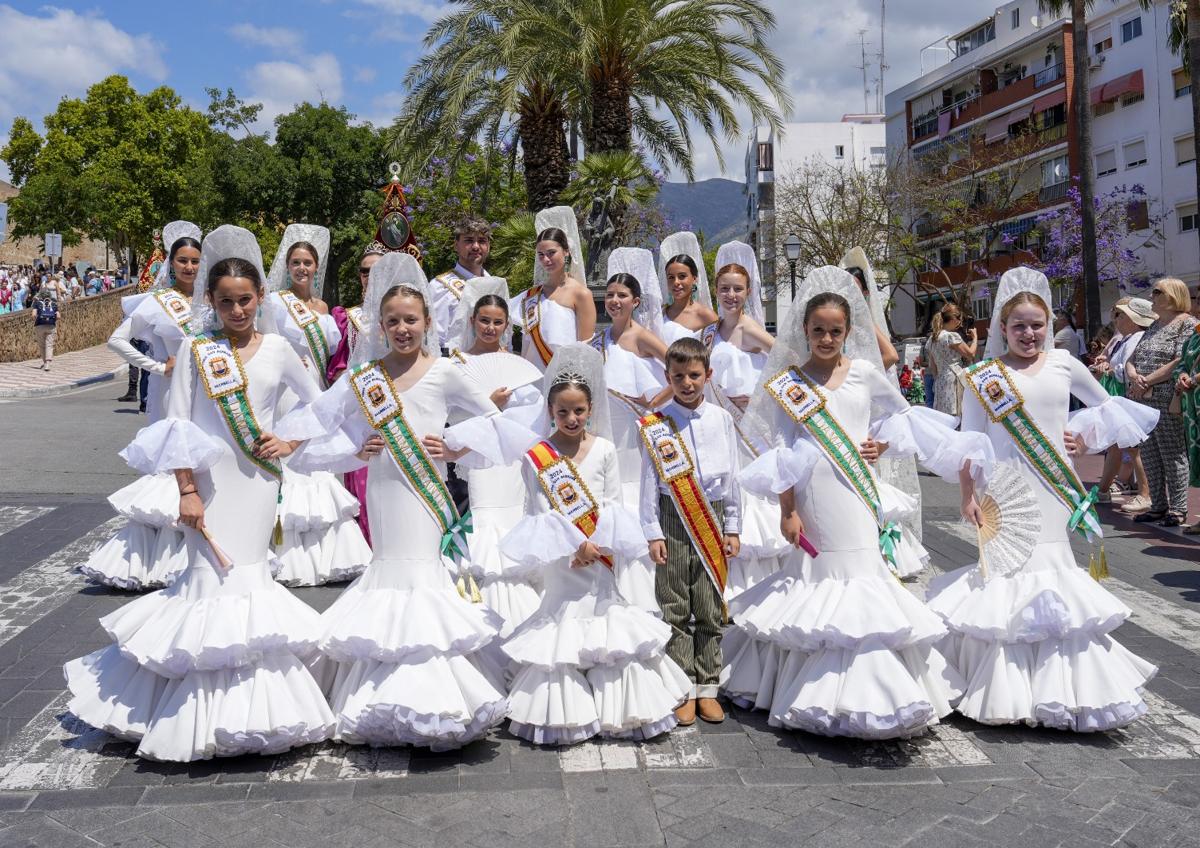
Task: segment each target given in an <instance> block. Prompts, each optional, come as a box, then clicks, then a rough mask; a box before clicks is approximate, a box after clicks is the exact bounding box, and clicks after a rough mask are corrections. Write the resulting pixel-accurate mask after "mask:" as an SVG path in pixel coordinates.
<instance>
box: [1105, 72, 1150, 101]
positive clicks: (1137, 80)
mask: <svg viewBox="0 0 1200 848" xmlns="http://www.w3.org/2000/svg"><path fill="white" fill-rule="evenodd" d="M1145 92H1146V83H1145V82H1144V81H1143V78H1142V69H1141V68H1138V69H1137V70H1136V71H1134V72H1133V73H1130V74H1125V75H1124V76H1120V77H1117V78H1116V79H1115V80H1109V81H1108V82H1106V83H1105V84H1104V99H1105V100H1116V99H1117V98H1118V97H1123V96H1124V95H1126V94H1144V93H1145Z"/></svg>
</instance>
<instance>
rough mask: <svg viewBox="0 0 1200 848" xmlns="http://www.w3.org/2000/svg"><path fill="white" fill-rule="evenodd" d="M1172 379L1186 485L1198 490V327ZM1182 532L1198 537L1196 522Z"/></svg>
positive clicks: (1197, 300)
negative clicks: (1182, 439) (1183, 447)
mask: <svg viewBox="0 0 1200 848" xmlns="http://www.w3.org/2000/svg"><path fill="white" fill-rule="evenodd" d="M1192 317H1193V318H1195V319H1197V320H1200V292H1196V293H1193V294H1192ZM1173 376H1174V377H1175V391H1176V393H1177V394H1178V395H1179V412H1180V417H1181V418H1182V419H1183V429H1184V437H1185V438H1186V439H1187V458H1188V485H1189V486H1200V324H1198V325H1197V328H1196V330H1195V331H1194V332H1193V333H1192V334H1191V335H1190V336H1188V339H1187V341H1186V342H1184V345H1183V351H1182V352H1181V353H1180V355H1179V365H1177V366H1176V367H1175V373H1174V375H1173ZM1183 532H1184V533H1187V534H1188V535H1189V536H1196V535H1200V519H1198V520H1197V521H1195V522H1194V523H1192V524H1189V525H1188V526H1187V527H1184V528H1183Z"/></svg>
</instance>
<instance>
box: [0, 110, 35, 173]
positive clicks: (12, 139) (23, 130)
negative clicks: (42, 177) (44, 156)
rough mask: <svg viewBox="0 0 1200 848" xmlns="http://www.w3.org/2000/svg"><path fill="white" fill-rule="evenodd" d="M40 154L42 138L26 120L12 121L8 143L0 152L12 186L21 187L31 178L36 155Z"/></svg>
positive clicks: (19, 118)
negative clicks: (6, 166) (5, 163)
mask: <svg viewBox="0 0 1200 848" xmlns="http://www.w3.org/2000/svg"><path fill="white" fill-rule="evenodd" d="M41 152H42V137H41V136H40V135H38V133H37V130H35V129H34V128H33V124H31V123H30V122H29V119H28V118H21V117H17V118H15V119H13V125H12V129H11V130H9V133H8V143H7V144H6V145H4V149H3V150H2V151H0V159H3V160H4V161H5V162H7V163H8V171H9V174H10V176H11V177H12V181H13V185H15V186H22V185H24V184H25V181H26V180H28V179H29V178H30V177H31V176H33V172H34V168H35V166H36V164H37V157H38V154H39V153H41Z"/></svg>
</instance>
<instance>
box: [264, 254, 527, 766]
mask: <svg viewBox="0 0 1200 848" xmlns="http://www.w3.org/2000/svg"><path fill="white" fill-rule="evenodd" d="M429 303H430V294H429V286H428V283H427V282H426V280H425V275H424V274H423V273H422V271H421V269H420V266H418V265H417V263H416V260H415V259H413V258H412V257H411V256H409V255H407V254H401V253H389V254H388V255H386V256H384V257H383V258H381V259H380V260H379V261H378V262H376V263H375V265H374V266H373V267H372V268H371V273H370V281H369V283H368V286H367V292H366V296H365V298H364V301H363V323H364V330H363V336H362V338H361V339H360V341H359V344H358V347H357V348H356V352H355V357H354V360H355V361H352V363H351V368H350V369H349V370H348V371H346V373H344V374H343V375H342V376H341V377H340V378H339V379H338V381H337V382H336V383H334V385H333V386H332V387H330V388H329V390H328V391H326V392H325V393H324V394H323V395H321V397H320V398H318V399H317V400H316V401H315V402H313V403H311V404H309V405H308V406H306V407H304V408H302V409H298V410H296V411H294V412H293V413H291V414H290V415H289V416H288V417H287V419H286V420H284V421H283V422H281V424H280V427H279V432H280V433H283V434H285V437H286V438H289V439H308V438H311V439H314V442H312V443H310V444H309V445H308V446H306V448H305V450H304V451H303V452H301V453H300V454H299V455H298V457H297V462H298V463H299V464H301V465H302V467H304V468H310V467H316V468H325V469H327V470H334V471H346V470H351V469H353V468H354V467H359V466H361V465H362V464H363V462H366V463H368V465H369V467H370V469H371V471H370V474H368V475H367V510H368V515H369V517H370V523H371V537H372V541H373V542H374V545H375V549H374V559H372V561H371V564H370V566H369V567H368V568H367V570H366V572H364V573H363V574H362V576H360V577H359V578H358V579H357V580H355V581H354V583H352V584H351V585H350V586H349V588H347V589H346V590H345V591H344V592H343V593H342V595H341V596H340V597H339V598H338V599H337V601H335V602H334V603H333V605H332V606H330V607H329V609H327V610H326V611H325V612H324V614H323V615H322V617H321V626H322V634H321V636H320V647H321V651H322V653H323V655H324V657H325V658H327V660H332V661H333V662H332V663H325V666H326V667H324V668H322V669H321V670H320V673H321V675H322V678H323V680H324V683H325V688H326V692H327V693H328V696H329V702H330V705H331V706H332V707H333V711H334V713H335V715H336V721H337V724H336V729H335V738H336V739H338V740H340V741H342V742H348V743H352V744H364V743H365V744H369V745H415V746H425V747H429V748H431V749H433V750H448V749H453V748H457V747H461V746H462V745H466V744H468V743H469V742H472V741H474V740H475V739H478V738H481V737H482V736H484V735H486V734H487V732H488V731H489V730H490V729H491V728H492V727H495V726H496V725H497V724H499V723H500V722H501V721H503V720H504V717H505V715H506V713H507V711H508V702H507V699H506V697H505V691H504V684H503V682H502V674H501V673H500V669H499V668H498V667H496V665H495V664H494V663H492V662H489V660H488V658H487V656H486V655H485V649H486V648H488V646H489V645H490V644H491V643H492V642H493V640H495V639H496V638H497V636H498V633H499V629H500V626H501V624H502V621H501V619H500V617H499V616H498V615H496V614H495V613H494V612H492V611H491V610H489V609H488V608H487V607H485V606H483V605H482V604H472V603H471V602H470V601H469V600H467V599H464V598H463V597H461V596H460V594H459V593H458V591H457V590H456V588H455V586H454V583H453V581H452V580H451V579H450V574H449V572H448V571H447V567H446V565H445V564H444V563H443V559H442V555H443V552H445V553H446V554H447V555H448V556H450V557H452V558H454V559H455V560H457V561H460V562H461V560H462V559H464V558H465V555H466V551H465V540H464V538H463V531H464V528H465V526H466V524H468V523H469V516H459V515H458V513H457V511H456V510H455V508H454V502H453V500H452V499H451V498H450V494H449V491H448V490H447V489H446V486H445V483H444V482H443V476H444V474H445V465H444V460H447V459H450V460H457V459H458V457H459V455H460V452H461V453H465V451H462V450H461V449H462V447H463V444H464V443H469V444H470V445H471V446H472V448H473V449H474V450H477V451H479V452H481V453H483V454H484V455H485V456H486V457H487V458H488V459H489V460H490V461H493V462H495V463H497V464H506V463H511V462H515V461H516V460H518V459H519V458H520V456H521V454H522V453H523V451H524V449H525V448H526V447H528V444H529V441H530V440H531V439H532V438H534V434H533V433H532V431H530V430H528V429H527V428H525V427H522V426H520V425H519V424H516V423H514V422H512V421H511V420H509V419H506V418H504V417H502V416H501V415H500V411H499V410H498V409H497V408H496V405H495V404H493V403H492V402H491V400H489V399H488V396H487V394H486V393H485V392H484V391H483V390H482V389H481V388H479V386H478V385H476V384H475V383H474V382H473V381H472V380H470V379H469V378H468V377H467V376H466V375H465V374H464V373H463V372H462V370H461V369H460V368H459V367H458V366H456V365H454V364H453V363H452V362H451V361H450V360H449V359H447V358H442V357H440V356H438V355H437V353H436V350H435V349H434V348H433V345H434V344H435V343H436V339H437V338H438V335H437V331H436V328H435V327H434V326H433V321H432V319H431V317H430V311H429ZM451 409H458V410H462V411H464V412H466V413H468V414H471V415H474V416H476V417H474V418H470V419H468V420H466V421H463V422H462V423H460V424H457V425H455V426H454V427H453V428H451V429H450V430H448V431H446V432H445V436H444V439H443V435H442V434H443V429H444V428H445V424H446V421H447V420H448V416H449V414H450V410H451Z"/></svg>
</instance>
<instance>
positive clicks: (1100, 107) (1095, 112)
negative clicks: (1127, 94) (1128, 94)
mask: <svg viewBox="0 0 1200 848" xmlns="http://www.w3.org/2000/svg"><path fill="white" fill-rule="evenodd" d="M1116 108H1117V102H1116V101H1115V100H1105V101H1104V102H1103V103H1097V104H1096V105H1095V106H1093V107H1092V117H1094V118H1099V117H1100V116H1101V115H1111V114H1112V113H1113V112H1114V111H1115V110H1116Z"/></svg>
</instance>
